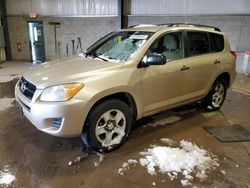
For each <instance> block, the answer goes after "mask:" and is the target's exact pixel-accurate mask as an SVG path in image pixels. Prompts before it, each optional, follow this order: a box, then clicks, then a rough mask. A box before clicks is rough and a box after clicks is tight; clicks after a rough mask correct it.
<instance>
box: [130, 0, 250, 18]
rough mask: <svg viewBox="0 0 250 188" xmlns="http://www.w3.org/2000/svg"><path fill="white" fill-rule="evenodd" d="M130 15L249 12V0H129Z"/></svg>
mask: <svg viewBox="0 0 250 188" xmlns="http://www.w3.org/2000/svg"><path fill="white" fill-rule="evenodd" d="M130 7H131V10H130V14H131V15H168V14H191V15H193V14H210V15H211V14H212V15H213V14H250V0H131V1H130Z"/></svg>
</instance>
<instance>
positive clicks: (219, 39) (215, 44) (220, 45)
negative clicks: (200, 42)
mask: <svg viewBox="0 0 250 188" xmlns="http://www.w3.org/2000/svg"><path fill="white" fill-rule="evenodd" d="M209 36H210V43H211V51H212V52H221V51H223V49H224V37H223V35H220V34H216V33H210V34H209Z"/></svg>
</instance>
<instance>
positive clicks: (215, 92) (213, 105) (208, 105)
mask: <svg viewBox="0 0 250 188" xmlns="http://www.w3.org/2000/svg"><path fill="white" fill-rule="evenodd" d="M226 93H227V84H226V82H225V81H224V80H223V79H220V80H216V81H215V82H214V84H213V86H212V88H211V89H210V91H209V93H208V95H207V96H206V97H205V98H204V100H203V106H204V107H205V109H206V110H208V111H216V110H218V109H220V107H221V106H222V104H223V103H224V100H225V98H226Z"/></svg>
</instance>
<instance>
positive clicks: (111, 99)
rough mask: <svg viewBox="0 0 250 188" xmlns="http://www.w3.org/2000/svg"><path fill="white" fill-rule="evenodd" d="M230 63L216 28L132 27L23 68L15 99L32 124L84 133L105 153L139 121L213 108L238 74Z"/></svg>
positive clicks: (232, 58) (59, 133)
mask: <svg viewBox="0 0 250 188" xmlns="http://www.w3.org/2000/svg"><path fill="white" fill-rule="evenodd" d="M235 60H236V54H235V52H233V51H231V49H230V45H229V42H228V38H227V36H226V34H225V33H223V32H221V31H220V30H219V29H218V28H215V27H210V26H203V25H195V24H163V25H136V26H132V27H130V28H128V29H122V30H120V31H116V32H112V33H110V34H108V35H106V36H105V37H103V38H102V39H100V40H99V41H97V42H96V43H94V44H93V45H92V46H91V47H89V48H88V49H87V51H86V52H85V53H83V54H81V55H79V56H77V57H70V58H65V59H58V60H55V61H51V62H49V63H44V64H42V65H40V66H38V67H36V68H34V69H32V70H30V71H28V72H26V73H25V74H24V75H23V77H22V78H21V79H20V80H19V81H18V83H17V85H16V88H15V95H16V101H17V102H18V104H19V106H20V107H21V110H22V112H23V114H24V115H25V116H26V117H27V118H28V119H29V120H30V121H31V122H32V124H34V125H35V126H36V128H37V129H39V130H41V131H43V132H45V133H48V134H51V135H54V136H61V137H72V136H79V135H81V134H82V135H84V138H85V139H86V141H87V143H88V144H89V146H91V147H92V148H93V149H94V150H97V151H109V150H112V149H114V148H116V147H118V146H119V145H121V144H122V143H123V142H124V141H125V140H126V138H127V137H128V135H129V132H130V130H131V127H132V125H133V122H134V120H136V119H139V118H142V117H144V116H148V115H152V114H154V113H158V112H160V111H162V110H165V109H170V108H173V107H177V106H181V105H184V104H187V103H192V102H195V101H201V102H202V104H203V106H204V108H206V109H208V110H211V111H213V110H218V109H219V108H220V107H221V105H222V104H223V102H224V99H225V96H226V91H227V89H228V87H229V86H230V85H231V84H232V82H233V81H234V79H235V75H236V73H235Z"/></svg>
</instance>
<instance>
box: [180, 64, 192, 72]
mask: <svg viewBox="0 0 250 188" xmlns="http://www.w3.org/2000/svg"><path fill="white" fill-rule="evenodd" d="M189 69H190V67H187V66H186V65H184V66H183V67H181V71H185V70H189Z"/></svg>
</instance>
